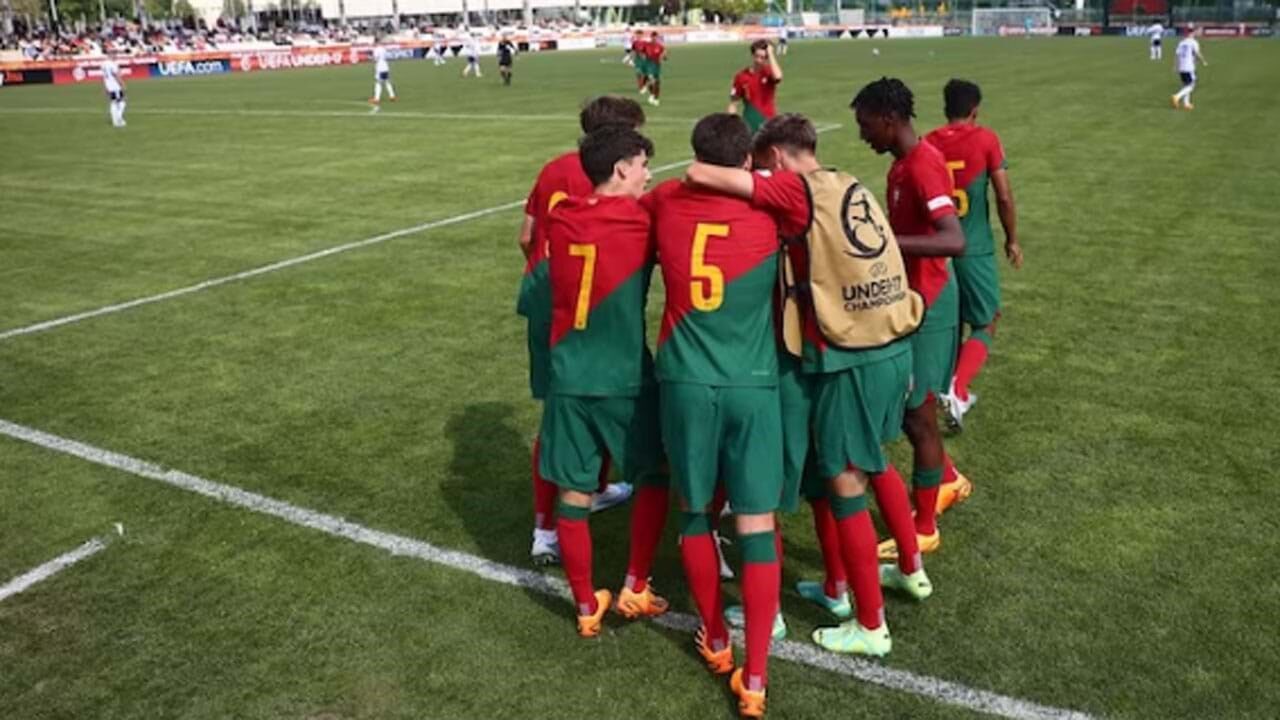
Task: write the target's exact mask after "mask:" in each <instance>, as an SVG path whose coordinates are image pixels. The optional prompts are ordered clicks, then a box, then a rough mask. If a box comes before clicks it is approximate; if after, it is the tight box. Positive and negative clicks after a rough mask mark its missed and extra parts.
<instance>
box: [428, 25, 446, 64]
mask: <svg viewBox="0 0 1280 720" xmlns="http://www.w3.org/2000/svg"><path fill="white" fill-rule="evenodd" d="M447 46H448V42H446V41H445V38H444V35H443V34H442V33H435V34H434V35H432V36H431V64H432V65H435V66H436V67H440V66H441V65H443V64H444V63H445V57H444V54H445V51H446V48H447Z"/></svg>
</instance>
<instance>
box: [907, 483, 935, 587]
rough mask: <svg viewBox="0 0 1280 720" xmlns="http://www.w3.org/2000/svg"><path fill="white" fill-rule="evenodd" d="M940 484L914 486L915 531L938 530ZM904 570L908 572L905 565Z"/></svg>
mask: <svg viewBox="0 0 1280 720" xmlns="http://www.w3.org/2000/svg"><path fill="white" fill-rule="evenodd" d="M938 488H939V486H938V485H934V486H933V487H913V488H911V497H912V499H913V500H915V503H916V517H915V523H914V526H915V531H916V532H917V533H919V534H921V535H932V534H934V533H936V532H938ZM902 572H907V569H906V568H905V567H904V568H903V569H902Z"/></svg>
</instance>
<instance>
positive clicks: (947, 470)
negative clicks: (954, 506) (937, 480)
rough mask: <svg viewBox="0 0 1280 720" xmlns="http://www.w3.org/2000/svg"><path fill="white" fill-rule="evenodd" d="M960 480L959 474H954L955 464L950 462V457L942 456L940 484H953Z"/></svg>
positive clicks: (944, 454)
mask: <svg viewBox="0 0 1280 720" xmlns="http://www.w3.org/2000/svg"><path fill="white" fill-rule="evenodd" d="M959 478H960V473H958V472H956V465H955V463H953V462H951V456H950V455H948V454H946V453H943V454H942V482H943V484H946V483H949V482H955V481H956V480H958V479H959Z"/></svg>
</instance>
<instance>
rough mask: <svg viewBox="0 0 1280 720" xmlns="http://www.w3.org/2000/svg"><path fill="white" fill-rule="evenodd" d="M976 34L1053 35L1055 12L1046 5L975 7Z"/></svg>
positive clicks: (1054, 30)
mask: <svg viewBox="0 0 1280 720" xmlns="http://www.w3.org/2000/svg"><path fill="white" fill-rule="evenodd" d="M972 32H973V34H974V35H1052V34H1054V33H1055V32H1057V29H1056V28H1055V27H1054V24H1053V12H1052V11H1051V10H1050V9H1049V8H1046V7H1028V8H974V9H973V29H972Z"/></svg>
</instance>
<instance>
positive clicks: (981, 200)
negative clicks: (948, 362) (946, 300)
mask: <svg viewBox="0 0 1280 720" xmlns="http://www.w3.org/2000/svg"><path fill="white" fill-rule="evenodd" d="M943 98H944V100H945V109H946V115H947V124H946V125H944V126H942V127H940V128H938V129H937V130H934V131H933V132H931V133H929V134H928V135H927V136H926V137H925V140H926V141H928V142H929V144H931V145H933V146H934V147H936V148H938V150H940V151H941V152H942V156H943V158H944V159H945V160H946V163H947V171H948V172H950V173H951V179H952V185H953V186H954V189H953V191H952V197H953V198H954V200H955V203H956V214H957V215H959V216H960V227H961V228H962V229H963V230H964V252H963V253H961V254H960V255H959V256H957V257H955V258H953V259H952V261H951V267H952V269H953V270H954V271H955V276H956V282H957V284H958V285H959V290H960V322H961V323H962V324H964V325H967V326H968V328H969V337H968V339H967V340H965V341H964V343H963V344H962V345H961V346H960V353H959V357H958V359H957V360H956V368H955V375H954V376H953V377H952V378H951V383H950V388H949V389H948V390H947V391H946V392H945V393H943V394H942V395H941V400H942V404H943V407H944V409H945V410H946V411H947V417H948V420H949V421H950V423H951V425H952V426H954V427H957V428H958V427H960V424H961V423H962V422H963V420H964V416H965V413H967V412H968V411H969V409H970V408H971V407H973V404H974V402H976V401H977V399H978V396H977V395H976V394H973V393H970V392H969V384H970V383H971V382H973V379H974V378H975V377H977V375H978V371H979V370H981V369H982V364H983V363H984V362H986V359H987V354H988V352H989V350H990V348H991V344H992V342H993V341H994V340H995V336H996V321H997V320H999V318H1000V278H999V275H998V274H997V272H996V260H995V236H994V234H993V233H992V231H991V216H990V214H989V212H988V204H987V185H988V184H990V185H991V186H992V187H994V188H995V195H996V208H997V210H998V212H999V214H1000V224H1001V225H1002V226H1003V227H1004V236H1005V242H1004V252H1005V256H1006V257H1008V258H1009V262H1010V263H1011V264H1012V265H1013V267H1014V269H1018V268H1021V267H1022V246H1021V245H1020V244H1018V227H1017V219H1018V218H1017V211H1016V210H1015V208H1014V204H1013V189H1012V188H1011V187H1010V185H1009V172H1008V165H1007V163H1006V162H1005V156H1004V149H1003V148H1002V147H1001V146H1000V138H999V137H997V136H996V134H995V133H994V132H992V131H991V130H988V129H987V128H985V127H982V126H980V125H978V105H979V104H980V103H981V102H982V91H981V90H980V89H979V88H978V86H977V85H975V84H973V83H971V82H967V81H965V80H952V81H951V82H949V83H947V86H946V88H945V89H944V90H943Z"/></svg>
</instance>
